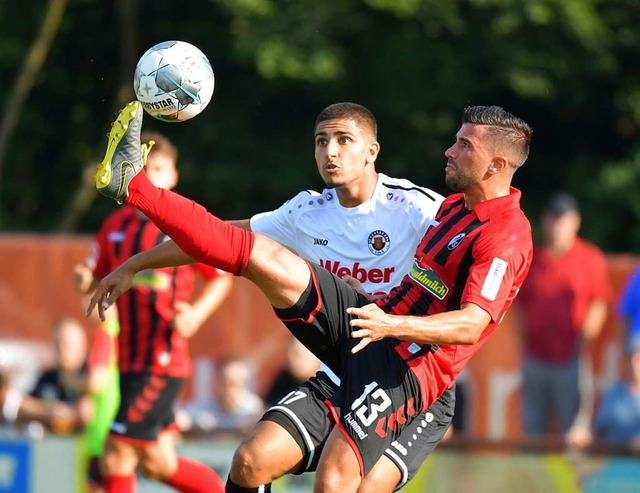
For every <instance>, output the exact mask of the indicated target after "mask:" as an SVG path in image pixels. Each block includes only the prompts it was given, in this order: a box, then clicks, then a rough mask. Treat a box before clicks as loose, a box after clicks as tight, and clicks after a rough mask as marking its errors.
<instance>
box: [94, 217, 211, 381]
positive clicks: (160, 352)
mask: <svg viewBox="0 0 640 493" xmlns="http://www.w3.org/2000/svg"><path fill="white" fill-rule="evenodd" d="M167 239H168V237H167V236H166V235H165V234H164V233H163V232H162V231H160V230H159V229H158V227H157V226H156V225H155V224H154V223H153V222H151V221H149V220H148V219H147V218H145V217H144V216H141V215H140V214H139V213H137V212H136V210H135V209H134V208H133V207H130V206H124V207H122V208H121V209H119V210H118V211H116V212H115V213H113V214H112V215H110V216H109V217H107V219H106V220H105V221H104V223H103V225H102V228H101V229H100V231H99V233H98V237H97V240H96V241H97V248H95V255H96V256H97V258H96V259H95V265H96V267H95V271H94V273H95V275H96V276H97V277H98V278H102V277H104V276H106V275H107V274H109V272H111V271H113V270H114V269H116V268H117V267H118V266H119V265H120V264H122V263H123V262H124V261H125V260H127V259H128V258H129V257H131V256H132V255H135V254H136V253H139V252H142V251H144V250H148V249H150V248H153V247H154V246H156V245H158V244H160V243H162V242H163V241H165V240H167ZM196 271H199V272H200V273H201V274H202V275H203V276H204V277H205V278H207V279H212V278H213V277H215V276H217V275H218V272H217V270H216V269H215V268H214V267H210V266H207V265H203V264H194V265H184V266H180V267H167V268H163V269H152V270H145V271H142V272H139V273H138V274H136V276H135V277H134V279H133V284H132V286H131V289H129V291H127V292H126V293H124V294H123V295H121V296H120V297H119V298H118V299H117V301H116V303H117V307H118V319H119V322H120V334H119V336H118V351H119V352H118V355H119V357H118V366H119V368H120V372H121V373H142V372H152V373H156V374H164V375H169V376H172V377H186V376H188V375H190V374H191V369H192V367H191V358H190V356H189V348H188V342H187V340H186V339H185V338H184V337H183V336H181V335H180V334H179V333H178V332H176V331H174V330H173V319H174V316H175V309H174V304H175V302H176V301H189V300H190V299H191V296H192V294H193V287H194V279H195V272H196Z"/></svg>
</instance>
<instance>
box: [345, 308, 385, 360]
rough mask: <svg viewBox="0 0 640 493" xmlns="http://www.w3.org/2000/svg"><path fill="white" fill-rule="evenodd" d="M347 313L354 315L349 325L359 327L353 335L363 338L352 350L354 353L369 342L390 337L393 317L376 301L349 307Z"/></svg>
mask: <svg viewBox="0 0 640 493" xmlns="http://www.w3.org/2000/svg"><path fill="white" fill-rule="evenodd" d="M347 313H348V314H349V315H351V316H352V317H354V318H353V319H352V320H351V321H350V322H349V325H351V327H358V329H357V330H354V331H353V332H351V337H355V338H359V339H361V341H360V342H359V343H358V344H357V345H356V346H355V347H354V348H353V349H352V350H351V352H352V353H354V354H355V353H357V352H358V351H360V350H362V349H364V348H365V347H367V346H368V345H369V343H371V342H375V341H379V340H380V339H382V338H384V337H388V336H389V335H390V334H391V331H392V329H393V326H394V323H393V318H392V317H391V316H390V315H389V314H387V313H385V312H383V311H382V310H381V309H380V307H378V305H376V304H375V303H371V304H369V305H365V306H363V307H361V308H355V307H353V308H347Z"/></svg>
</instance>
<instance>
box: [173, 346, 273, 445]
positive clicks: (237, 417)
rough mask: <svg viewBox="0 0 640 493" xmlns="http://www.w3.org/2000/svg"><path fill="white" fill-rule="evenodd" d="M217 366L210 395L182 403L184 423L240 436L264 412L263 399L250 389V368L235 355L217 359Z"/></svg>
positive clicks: (192, 427)
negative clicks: (205, 398)
mask: <svg viewBox="0 0 640 493" xmlns="http://www.w3.org/2000/svg"><path fill="white" fill-rule="evenodd" d="M216 369H217V371H216V374H215V380H214V382H215V387H214V392H213V396H212V397H211V398H209V399H207V400H199V401H193V402H190V403H188V404H187V405H186V406H184V408H183V409H182V411H183V413H184V417H185V418H186V420H185V424H186V425H187V428H188V429H189V430H191V431H204V432H212V433H215V434H216V435H217V436H219V435H221V434H224V435H225V436H227V437H232V438H235V439H238V438H241V437H243V436H244V434H245V433H246V431H247V430H248V429H249V428H250V427H252V426H253V425H254V424H255V423H256V421H257V420H258V418H259V417H260V416H261V415H262V413H263V412H264V402H263V401H262V399H261V398H260V397H259V396H258V395H257V394H256V393H255V392H254V391H253V390H252V387H253V385H252V382H253V380H254V375H253V370H252V368H251V365H250V364H249V362H248V361H247V360H245V359H244V358H239V357H234V356H230V357H227V358H222V359H220V360H218V361H217V362H216Z"/></svg>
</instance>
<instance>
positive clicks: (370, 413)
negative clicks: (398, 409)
mask: <svg viewBox="0 0 640 493" xmlns="http://www.w3.org/2000/svg"><path fill="white" fill-rule="evenodd" d="M369 395H370V397H369V405H367V404H365V403H364V402H365V401H366V400H367V396H369ZM390 405H391V399H390V398H389V396H388V395H387V393H386V392H385V391H384V390H383V389H380V388H378V382H376V381H373V382H371V383H370V384H368V385H366V386H365V388H364V392H362V395H361V396H360V397H358V398H357V399H356V400H355V401H353V404H351V410H352V411H355V415H356V417H357V418H358V420H359V421H360V422H361V423H362V425H363V426H367V427H368V426H370V425H371V424H372V423H373V422H374V421H375V420H376V419H377V418H378V415H379V413H381V412H382V411H384V410H385V409H387V408H388V407H389V406H390Z"/></svg>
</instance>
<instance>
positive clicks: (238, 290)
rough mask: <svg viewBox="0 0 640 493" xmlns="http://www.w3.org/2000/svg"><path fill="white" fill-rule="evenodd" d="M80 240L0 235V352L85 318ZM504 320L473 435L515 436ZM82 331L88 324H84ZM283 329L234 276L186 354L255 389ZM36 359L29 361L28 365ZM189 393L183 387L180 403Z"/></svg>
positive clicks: (508, 328) (279, 348)
mask: <svg viewBox="0 0 640 493" xmlns="http://www.w3.org/2000/svg"><path fill="white" fill-rule="evenodd" d="M91 243H92V238H91V237H87V236H45V235H33V234H21V235H0V313H1V314H2V315H1V316H0V349H2V346H3V341H6V340H16V339H22V340H25V341H28V342H34V343H36V342H37V343H42V342H43V341H44V342H47V341H49V339H50V328H51V326H52V324H53V323H54V322H55V321H56V320H57V319H59V318H61V317H63V316H73V317H76V318H78V319H80V320H86V319H84V308H85V304H84V302H83V301H82V297H81V295H80V294H78V293H77V292H76V291H75V290H74V289H73V287H72V285H71V273H72V269H73V267H74V265H75V264H76V263H78V262H81V261H82V260H83V259H84V258H85V257H86V256H87V254H88V253H89V250H90V247H91ZM608 259H609V266H610V272H611V277H612V281H613V284H614V288H615V291H616V293H618V292H619V290H620V289H621V288H622V286H623V285H624V282H625V280H626V278H627V276H628V275H629V272H630V270H631V268H632V267H633V266H634V265H635V263H636V262H637V261H638V259H637V258H634V257H632V256H627V255H612V256H609V257H608ZM512 325H513V324H512V320H511V318H510V316H509V314H508V315H507V317H505V320H504V321H503V323H502V325H501V326H500V327H499V328H498V330H496V332H495V334H494V336H493V337H492V339H491V340H490V341H489V342H488V343H487V345H486V346H485V347H484V348H483V349H482V350H481V351H479V352H478V354H477V355H476V356H475V357H474V359H472V360H471V363H470V365H469V368H468V374H467V379H468V380H467V381H468V388H469V390H470V396H469V404H468V409H467V411H468V412H467V422H468V424H469V428H470V431H471V434H472V436H473V437H476V438H488V439H518V438H520V436H521V434H520V433H521V432H520V404H519V386H520V345H519V336H518V333H517V331H516V330H515V328H514V327H513V326H512ZM87 327H91V323H90V322H88V321H87ZM288 337H289V335H288V332H287V330H286V329H285V328H284V327H283V326H282V324H281V323H280V322H279V321H278V320H277V319H276V317H275V315H274V314H273V311H272V310H271V307H270V306H269V304H268V303H267V301H266V300H265V298H264V297H263V296H262V294H261V293H260V292H259V290H258V289H257V288H256V287H255V286H253V285H252V284H251V283H249V282H248V281H246V280H244V279H242V278H237V279H236V281H235V283H234V288H233V291H232V293H231V295H230V298H229V299H228V300H227V302H226V303H225V304H224V306H223V307H222V308H221V309H220V310H219V311H218V312H217V313H216V314H215V315H214V316H213V317H212V318H211V319H210V320H209V321H207V323H206V324H205V326H204V327H202V329H201V330H200V332H199V333H198V334H197V335H196V336H194V337H193V339H192V340H191V352H192V355H193V356H194V359H196V358H198V357H205V358H210V359H211V360H215V359H216V358H218V357H222V356H228V355H239V356H246V357H249V358H251V359H252V360H253V361H254V362H255V365H256V370H257V372H256V387H257V390H258V392H262V391H264V390H265V389H266V387H268V385H269V384H270V382H271V380H272V379H273V377H274V376H275V374H276V373H277V371H278V370H279V369H280V368H281V367H282V364H283V360H284V350H285V344H286V341H287V340H288ZM620 341H621V335H620V334H619V333H618V330H617V324H616V321H615V316H613V315H612V316H610V317H609V321H608V323H607V326H606V328H605V330H604V331H603V333H602V335H601V337H600V340H599V344H598V347H597V350H596V354H595V365H596V368H595V369H596V372H597V375H598V385H599V387H600V388H601V387H603V386H606V385H607V384H608V383H611V381H612V380H613V379H615V378H616V377H617V376H618V375H619V374H620V372H621V371H622V366H623V361H624V358H623V354H624V352H623V348H622V345H621V343H620ZM40 363H41V362H36V361H34V362H33V364H34V365H36V364H40ZM191 394H192V388H191V386H190V385H187V386H186V390H185V396H184V397H185V398H186V397H189V396H190V395H191Z"/></svg>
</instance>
